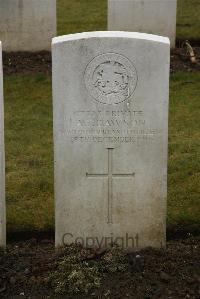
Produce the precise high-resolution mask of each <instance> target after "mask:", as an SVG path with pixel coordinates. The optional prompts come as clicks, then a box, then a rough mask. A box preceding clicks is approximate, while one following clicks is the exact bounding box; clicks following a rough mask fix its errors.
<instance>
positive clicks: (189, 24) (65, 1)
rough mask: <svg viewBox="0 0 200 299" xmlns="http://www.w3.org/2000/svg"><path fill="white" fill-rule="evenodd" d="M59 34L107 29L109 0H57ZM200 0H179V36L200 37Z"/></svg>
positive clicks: (182, 37)
mask: <svg viewBox="0 0 200 299" xmlns="http://www.w3.org/2000/svg"><path fill="white" fill-rule="evenodd" d="M57 14H58V35H64V34H69V33H76V32H82V31H95V30H106V28H107V0H73V1H72V0H57ZM199 28H200V1H199V0H178V5H177V38H178V39H189V40H192V39H200V29H199Z"/></svg>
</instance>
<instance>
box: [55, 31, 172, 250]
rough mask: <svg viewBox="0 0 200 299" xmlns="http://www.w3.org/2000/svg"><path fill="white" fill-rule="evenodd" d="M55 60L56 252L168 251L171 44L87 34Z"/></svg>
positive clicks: (62, 46)
mask: <svg viewBox="0 0 200 299" xmlns="http://www.w3.org/2000/svg"><path fill="white" fill-rule="evenodd" d="M52 53H53V102H54V149H55V199H56V246H60V245H63V244H69V243H72V242H75V243H77V242H80V243H82V244H83V245H84V246H87V245H91V246H92V245H94V246H108V243H111V242H112V243H118V244H119V245H120V244H121V245H122V246H123V247H124V248H127V247H130V248H133V249H136V248H142V247H146V246H154V247H161V246H165V218H166V196H167V185H166V184H167V138H168V137H167V135H168V133H167V132H168V91H169V60H170V45H169V39H168V38H164V37H159V36H155V35H148V34H141V33H131V32H90V33H80V34H72V35H68V36H63V37H57V38H54V39H53V45H52ZM122 243H123V244H122Z"/></svg>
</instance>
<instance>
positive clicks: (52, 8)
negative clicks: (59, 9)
mask: <svg viewBox="0 0 200 299" xmlns="http://www.w3.org/2000/svg"><path fill="white" fill-rule="evenodd" d="M54 36H56V0H0V40H1V41H2V44H3V50H4V51H14V52H15V51H30V52H34V51H42V50H50V49H51V39H52V37H54Z"/></svg>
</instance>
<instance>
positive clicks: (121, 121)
mask: <svg viewBox="0 0 200 299" xmlns="http://www.w3.org/2000/svg"><path fill="white" fill-rule="evenodd" d="M64 123H65V127H64V128H63V127H62V128H60V133H63V134H62V135H64V136H63V137H67V138H70V141H71V142H72V143H106V144H121V143H136V144H137V145H141V144H143V143H152V142H153V141H154V139H155V137H156V136H158V135H160V134H161V130H158V129H155V128H150V127H149V124H148V123H147V122H146V120H145V114H144V112H143V111H139V110H138V111H131V110H122V111H116V110H110V111H74V112H73V113H72V115H71V116H70V117H69V118H66V120H65V122H64Z"/></svg>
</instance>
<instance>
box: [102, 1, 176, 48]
mask: <svg viewBox="0 0 200 299" xmlns="http://www.w3.org/2000/svg"><path fill="white" fill-rule="evenodd" d="M176 7H177V0H108V30H123V31H134V32H145V33H151V34H157V35H161V36H167V37H169V39H170V42H171V47H174V46H175V38H176Z"/></svg>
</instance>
